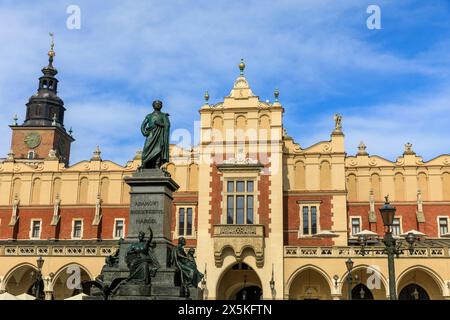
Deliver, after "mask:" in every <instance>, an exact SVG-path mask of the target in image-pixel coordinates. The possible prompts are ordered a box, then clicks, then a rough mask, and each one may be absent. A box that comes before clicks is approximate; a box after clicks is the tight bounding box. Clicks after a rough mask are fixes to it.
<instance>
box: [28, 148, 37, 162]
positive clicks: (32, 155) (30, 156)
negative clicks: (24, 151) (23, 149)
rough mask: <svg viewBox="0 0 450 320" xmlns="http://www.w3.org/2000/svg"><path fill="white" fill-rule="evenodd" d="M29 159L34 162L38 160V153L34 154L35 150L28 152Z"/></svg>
mask: <svg viewBox="0 0 450 320" xmlns="http://www.w3.org/2000/svg"><path fill="white" fill-rule="evenodd" d="M27 158H28V159H29V160H33V159H35V158H36V153H35V152H34V150H30V151H28V156H27Z"/></svg>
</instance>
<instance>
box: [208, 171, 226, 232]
mask: <svg viewBox="0 0 450 320" xmlns="http://www.w3.org/2000/svg"><path fill="white" fill-rule="evenodd" d="M210 176H211V182H210V183H209V205H210V208H211V209H210V210H209V221H208V222H209V225H210V228H209V229H208V231H209V234H210V235H211V236H212V234H213V228H212V226H213V225H215V224H220V217H221V215H222V192H223V190H222V189H223V183H222V181H221V177H222V173H221V172H220V171H219V170H218V169H217V165H215V164H211V174H210Z"/></svg>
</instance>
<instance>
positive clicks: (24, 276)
mask: <svg viewBox="0 0 450 320" xmlns="http://www.w3.org/2000/svg"><path fill="white" fill-rule="evenodd" d="M36 275H37V267H36V266H34V265H33V264H31V263H21V264H18V265H16V266H14V267H13V268H12V269H11V270H10V271H8V272H7V274H6V275H5V278H4V280H3V282H2V286H4V287H3V288H0V289H2V290H6V291H7V292H9V293H11V294H13V295H19V294H22V293H27V292H29V290H30V289H31V287H32V286H33V285H34V282H35V281H36Z"/></svg>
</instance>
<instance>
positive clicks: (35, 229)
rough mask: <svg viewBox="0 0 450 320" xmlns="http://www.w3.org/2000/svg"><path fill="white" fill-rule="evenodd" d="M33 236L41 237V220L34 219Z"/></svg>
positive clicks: (35, 237)
mask: <svg viewBox="0 0 450 320" xmlns="http://www.w3.org/2000/svg"><path fill="white" fill-rule="evenodd" d="M31 237H32V238H34V239H39V238H40V237H41V221H40V220H34V221H33V222H32V225H31Z"/></svg>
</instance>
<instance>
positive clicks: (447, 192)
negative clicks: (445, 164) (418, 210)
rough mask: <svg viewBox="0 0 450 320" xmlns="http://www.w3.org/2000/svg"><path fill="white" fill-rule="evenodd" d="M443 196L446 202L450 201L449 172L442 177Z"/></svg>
mask: <svg viewBox="0 0 450 320" xmlns="http://www.w3.org/2000/svg"><path fill="white" fill-rule="evenodd" d="M442 196H443V198H444V200H450V173H448V172H444V174H443V175H442Z"/></svg>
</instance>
